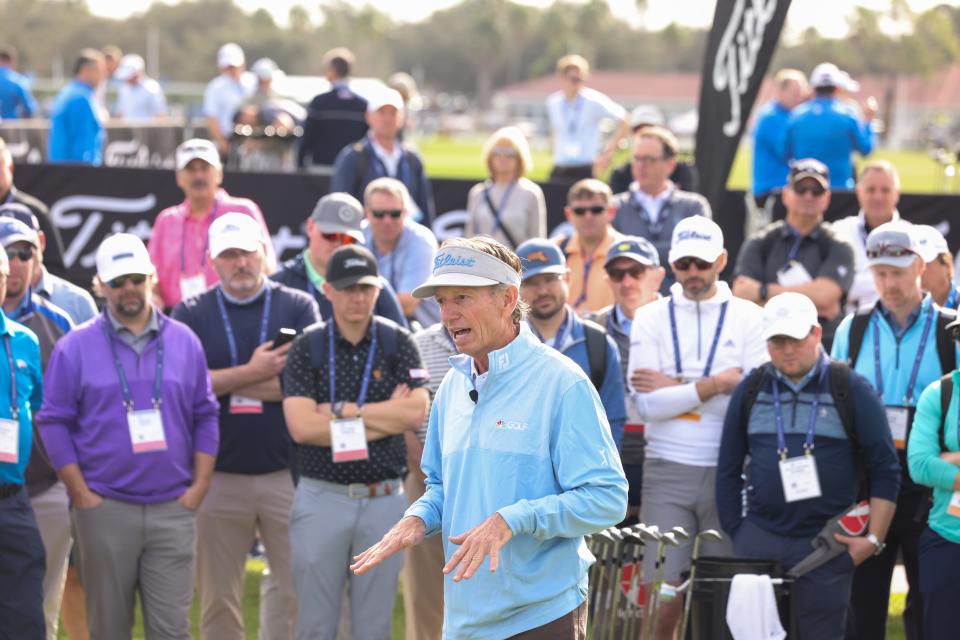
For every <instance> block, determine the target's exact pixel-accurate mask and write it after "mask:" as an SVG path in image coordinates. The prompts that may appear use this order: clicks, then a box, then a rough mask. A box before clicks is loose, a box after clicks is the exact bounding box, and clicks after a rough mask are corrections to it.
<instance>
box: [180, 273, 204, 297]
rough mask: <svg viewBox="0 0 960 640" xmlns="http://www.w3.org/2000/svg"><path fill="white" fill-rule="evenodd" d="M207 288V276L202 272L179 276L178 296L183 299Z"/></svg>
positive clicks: (194, 295)
mask: <svg viewBox="0 0 960 640" xmlns="http://www.w3.org/2000/svg"><path fill="white" fill-rule="evenodd" d="M206 290H207V278H206V276H205V275H203V274H202V273H198V274H197V275H195V276H180V297H181V298H182V299H183V300H187V299H189V298H195V297H196V296H198V295H200V294H201V293H203V292H204V291H206Z"/></svg>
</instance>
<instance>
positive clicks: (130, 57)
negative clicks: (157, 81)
mask: <svg viewBox="0 0 960 640" xmlns="http://www.w3.org/2000/svg"><path fill="white" fill-rule="evenodd" d="M143 69H144V63H143V58H141V57H140V56H138V55H137V54H135V53H128V54H127V55H125V56H123V57H122V58H120V63H119V64H118V65H117V70H116V71H114V72H113V77H114V78H116V79H117V80H121V81H126V80H129V79H130V78H132V77H133V76H134V75H136V74H138V73H143Z"/></svg>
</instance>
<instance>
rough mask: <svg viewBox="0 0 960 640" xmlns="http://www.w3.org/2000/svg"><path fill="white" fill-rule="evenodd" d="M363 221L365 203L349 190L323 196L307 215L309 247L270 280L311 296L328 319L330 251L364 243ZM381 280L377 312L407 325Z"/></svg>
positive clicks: (386, 285)
mask: <svg viewBox="0 0 960 640" xmlns="http://www.w3.org/2000/svg"><path fill="white" fill-rule="evenodd" d="M362 222H363V206H362V205H361V204H360V203H359V202H358V201H357V199H356V198H354V197H353V196H351V195H350V194H349V193H329V194H327V195H325V196H323V197H322V198H320V199H319V200H318V201H317V204H316V206H315V207H314V208H313V213H311V214H310V217H309V218H307V222H306V233H307V247H306V248H305V249H304V250H303V251H302V252H301V253H300V254H299V255H296V256H294V257H293V258H291V259H289V260H287V261H286V262H284V263H283V264H282V265H281V266H280V270H279V271H278V272H277V273H275V274H273V275H272V276H271V279H272V280H274V281H275V282H279V283H280V284H283V285H286V286H288V287H292V288H294V289H299V290H300V291H306V292H307V293H309V294H310V295H312V296H313V298H314V299H315V300H316V301H317V304H318V305H320V317H322V318H329V317H330V315H331V314H332V313H333V307H332V306H331V304H330V301H329V300H328V299H327V297H326V295H324V293H323V283H324V282H326V276H327V263H328V262H329V260H330V254H332V253H333V252H334V251H336V250H337V249H339V248H340V247H342V246H345V245H348V244H354V243H360V244H363V242H364V236H363V231H362V227H361V225H362ZM380 283H381V284H382V285H383V286H382V288H381V289H380V295H379V296H377V304H376V305H375V306H374V307H373V313H374V315H378V316H380V317H381V318H387V319H388V320H393V321H394V322H396V323H397V324H399V325H400V326H401V327H406V326H407V319H406V317H405V316H404V315H403V309H402V308H401V307H400V302H399V301H398V300H397V294H396V293H395V292H394V291H393V287H391V286H390V283H389V282H387V280H386V279H385V278H383V276H381V277H380Z"/></svg>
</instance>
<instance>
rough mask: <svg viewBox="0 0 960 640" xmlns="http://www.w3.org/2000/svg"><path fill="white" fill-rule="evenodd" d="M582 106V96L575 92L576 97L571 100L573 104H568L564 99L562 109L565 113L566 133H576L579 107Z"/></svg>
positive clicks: (572, 134)
mask: <svg viewBox="0 0 960 640" xmlns="http://www.w3.org/2000/svg"><path fill="white" fill-rule="evenodd" d="M581 107H583V96H582V95H580V94H579V93H578V94H577V99H576V100H574V101H573V106H568V103H567V102H566V101H564V103H563V111H564V113H565V114H567V118H566V119H567V133H568V134H570V135H571V136H574V135H576V134H577V121H578V120H580V109H581Z"/></svg>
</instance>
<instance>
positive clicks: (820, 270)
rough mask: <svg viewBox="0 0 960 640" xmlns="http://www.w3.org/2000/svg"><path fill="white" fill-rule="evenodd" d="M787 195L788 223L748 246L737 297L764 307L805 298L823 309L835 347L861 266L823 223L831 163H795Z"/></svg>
mask: <svg viewBox="0 0 960 640" xmlns="http://www.w3.org/2000/svg"><path fill="white" fill-rule="evenodd" d="M782 197H783V204H784V205H785V206H786V208H787V216H786V219H784V220H779V221H777V222H774V223H772V224H770V225H768V226H766V227H765V228H763V229H761V230H760V231H758V232H757V233H755V234H754V235H752V236H751V237H750V238H748V239H747V241H746V242H744V243H743V246H742V247H741V249H740V253H739V255H738V256H737V265H736V267H735V268H734V276H735V277H734V280H733V287H732V289H733V295H735V296H737V297H738V298H746V299H747V300H750V301H752V302H756V303H758V304H764V303H765V302H766V301H767V300H768V299H770V298H772V297H773V296H775V295H777V294H779V293H782V292H784V291H796V292H797V293H802V294H804V295H805V296H807V297H808V298H810V299H811V300H813V303H814V304H815V305H817V311H818V312H819V314H820V325H821V326H822V327H823V343H824V345H826V346H827V347H829V346H830V344H831V343H832V341H833V332H834V331H835V330H836V327H837V324H839V323H840V320H841V319H842V318H843V302H844V298H845V296H846V294H847V291H849V290H850V285H851V284H852V283H853V277H854V273H855V270H854V269H855V267H854V258H853V247H852V246H851V245H850V243H849V242H847V241H845V240H842V239H841V238H839V237H838V236H837V235H836V234H835V233H834V232H833V228H832V227H831V226H830V224H829V223H826V222H824V221H823V212H824V211H826V209H827V205H828V204H830V173H829V171H828V170H827V167H826V165H824V164H823V163H822V162H820V161H818V160H814V159H812V158H807V159H804V160H797V161H795V162H794V163H793V165H792V166H791V168H790V175H789V177H788V182H787V186H786V187H784V189H783V194H782Z"/></svg>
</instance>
